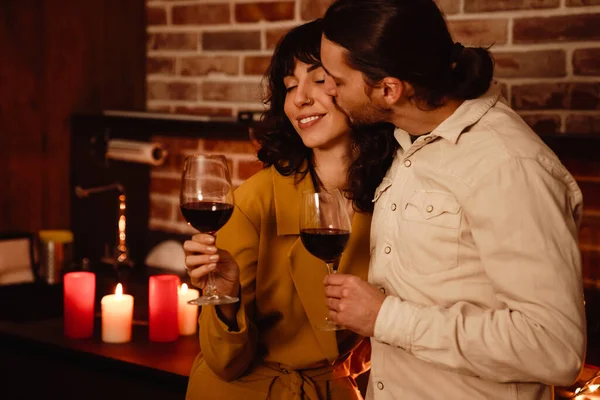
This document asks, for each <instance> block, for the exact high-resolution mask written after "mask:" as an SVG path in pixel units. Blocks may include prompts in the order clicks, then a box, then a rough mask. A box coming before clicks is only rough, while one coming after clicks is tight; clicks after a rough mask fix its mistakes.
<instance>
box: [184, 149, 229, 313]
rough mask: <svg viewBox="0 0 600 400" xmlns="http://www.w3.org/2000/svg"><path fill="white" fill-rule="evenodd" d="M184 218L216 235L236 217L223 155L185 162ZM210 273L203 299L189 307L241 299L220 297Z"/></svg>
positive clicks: (196, 158)
mask: <svg viewBox="0 0 600 400" xmlns="http://www.w3.org/2000/svg"><path fill="white" fill-rule="evenodd" d="M179 201H180V206H181V214H183V217H184V218H185V220H186V221H187V222H188V224H189V225H190V226H192V227H194V228H196V229H197V230H199V231H200V232H202V233H208V234H210V235H215V234H216V232H217V231H218V230H219V229H221V227H223V225H225V224H226V223H227V221H229V218H230V217H231V214H232V213H233V204H234V203H233V186H232V185H231V177H230V175H229V168H228V167H227V160H226V158H225V156H223V155H193V156H189V157H187V158H186V159H185V162H184V166H183V175H182V179H181V194H180V199H179ZM213 274H214V272H209V273H208V277H207V284H206V286H205V287H204V289H203V290H202V296H200V297H198V298H197V299H194V300H190V301H189V302H188V303H189V304H195V305H205V304H231V303H235V302H237V301H239V299H238V298H237V297H232V296H227V295H222V294H219V292H218V291H217V286H216V285H215V282H214V276H213Z"/></svg>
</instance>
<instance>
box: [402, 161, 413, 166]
mask: <svg viewBox="0 0 600 400" xmlns="http://www.w3.org/2000/svg"><path fill="white" fill-rule="evenodd" d="M411 164H412V162H411V161H410V160H404V166H405V167H406V168H408V167H410V166H411Z"/></svg>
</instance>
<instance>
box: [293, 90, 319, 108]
mask: <svg viewBox="0 0 600 400" xmlns="http://www.w3.org/2000/svg"><path fill="white" fill-rule="evenodd" d="M313 103H314V101H313V99H312V97H311V96H310V94H309V93H307V91H306V90H304V89H301V88H300V87H298V89H297V90H296V96H294V104H295V105H296V106H297V107H302V106H310V105H312V104H313Z"/></svg>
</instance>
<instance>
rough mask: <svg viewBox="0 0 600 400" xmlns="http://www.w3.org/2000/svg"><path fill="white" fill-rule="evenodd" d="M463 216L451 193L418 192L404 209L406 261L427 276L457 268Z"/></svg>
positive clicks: (402, 230)
mask: <svg viewBox="0 0 600 400" xmlns="http://www.w3.org/2000/svg"><path fill="white" fill-rule="evenodd" d="M461 218H462V208H461V207H460V205H459V204H458V203H457V202H456V200H455V199H454V196H452V195H451V194H450V193H446V192H441V191H428V190H417V191H415V192H414V193H413V194H412V195H411V196H410V197H409V199H408V201H406V204H404V208H403V210H402V222H401V229H400V231H401V242H402V243H401V249H402V253H401V254H400V257H401V259H402V264H403V265H405V266H406V267H407V268H410V269H411V270H413V271H414V272H416V273H418V274H423V275H427V274H433V273H439V272H443V271H447V270H449V269H452V268H455V267H457V266H458V238H459V233H460V224H461Z"/></svg>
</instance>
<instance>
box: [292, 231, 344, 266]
mask: <svg viewBox="0 0 600 400" xmlns="http://www.w3.org/2000/svg"><path fill="white" fill-rule="evenodd" d="M300 238H301V239H302V244H303V245H304V247H306V250H308V252H309V253H310V254H312V255H313V256H315V257H317V258H320V259H321V260H323V261H325V262H326V263H333V266H334V269H335V266H336V265H337V263H335V261H336V260H338V259H339V258H340V257H341V256H342V253H343V252H344V249H345V248H346V244H348V239H350V231H347V230H343V229H331V228H308V229H302V230H301V231H300Z"/></svg>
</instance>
